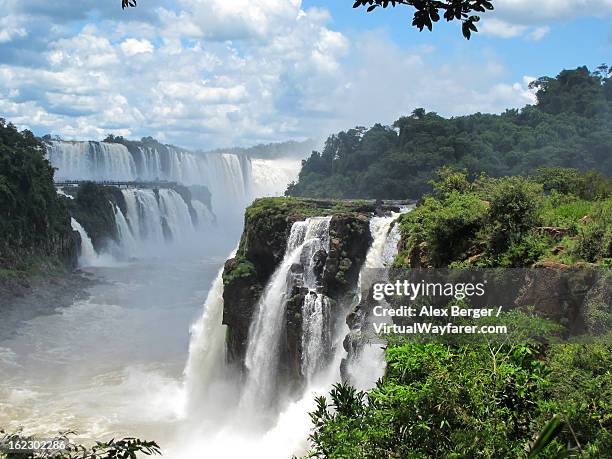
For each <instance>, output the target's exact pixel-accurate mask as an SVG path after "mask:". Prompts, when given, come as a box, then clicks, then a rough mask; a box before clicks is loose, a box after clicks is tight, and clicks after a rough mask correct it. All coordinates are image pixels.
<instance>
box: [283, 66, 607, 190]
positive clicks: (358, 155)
mask: <svg viewBox="0 0 612 459" xmlns="http://www.w3.org/2000/svg"><path fill="white" fill-rule="evenodd" d="M607 73H608V72H607V68H602V69H599V70H598V71H596V72H593V73H591V72H589V70H588V69H587V68H586V67H581V68H578V69H576V70H566V71H563V72H561V73H560V74H559V75H558V76H557V78H541V79H539V80H537V81H535V82H534V83H533V84H532V85H533V87H534V89H537V90H538V92H537V98H538V103H537V105H534V106H527V107H525V108H524V109H522V110H520V111H519V110H508V111H506V112H505V113H503V114H501V115H487V114H481V113H477V114H474V115H469V116H460V117H456V118H451V119H446V118H443V117H441V116H439V115H437V114H435V113H427V112H426V111H425V110H423V109H417V110H415V111H414V112H413V113H412V115H411V116H407V117H402V118H400V119H398V120H397V121H396V122H395V123H394V124H393V126H382V125H380V124H377V125H375V126H374V127H372V128H371V129H366V128H363V127H357V128H355V129H350V130H348V131H346V132H340V133H338V134H336V135H332V136H331V137H329V138H328V139H327V142H326V143H325V147H324V149H323V151H322V152H320V153H319V152H313V154H312V155H311V157H310V158H309V159H308V160H307V161H306V162H305V164H304V166H303V168H302V170H301V172H300V176H299V181H298V182H297V183H295V184H292V185H290V186H289V188H288V190H287V195H291V196H308V197H322V198H376V199H406V198H413V199H418V198H420V196H421V195H422V194H423V193H425V192H428V191H430V190H431V187H430V185H429V181H430V180H431V179H432V178H433V177H434V174H435V171H436V170H437V169H439V168H440V167H443V166H449V165H452V166H454V167H456V168H459V169H465V170H467V172H468V174H469V175H470V176H471V177H477V176H478V175H480V174H481V173H483V172H484V173H486V174H487V175H490V176H492V177H501V176H504V175H524V174H527V173H530V172H531V171H533V170H535V169H537V168H540V167H566V168H567V167H571V168H578V169H581V170H589V169H595V170H598V171H600V172H601V173H603V174H604V175H607V176H610V175H612V117H611V116H610V114H611V113H612V79H611V78H609V77H608V76H607Z"/></svg>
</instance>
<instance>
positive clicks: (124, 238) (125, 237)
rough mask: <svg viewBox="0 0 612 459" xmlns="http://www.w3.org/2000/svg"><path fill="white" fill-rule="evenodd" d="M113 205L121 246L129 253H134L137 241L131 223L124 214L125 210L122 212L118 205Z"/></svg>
mask: <svg viewBox="0 0 612 459" xmlns="http://www.w3.org/2000/svg"><path fill="white" fill-rule="evenodd" d="M113 207H114V209H115V223H116V224H117V234H118V235H119V241H120V244H121V248H122V249H123V250H124V252H125V253H127V254H128V255H134V254H135V253H136V251H137V243H136V239H134V235H133V234H132V230H131V229H130V225H129V224H128V222H127V220H126V218H125V215H123V212H121V209H120V208H119V207H118V206H116V205H113Z"/></svg>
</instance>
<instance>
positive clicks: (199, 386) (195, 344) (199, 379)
mask: <svg viewBox="0 0 612 459" xmlns="http://www.w3.org/2000/svg"><path fill="white" fill-rule="evenodd" d="M235 254H236V251H235V250H234V252H233V253H232V254H231V255H230V258H232V257H234V256H235ZM222 321H223V268H221V270H220V271H219V273H218V274H217V277H216V278H215V280H214V282H213V284H212V287H211V289H210V291H209V292H208V296H207V297H206V301H205V303H204V312H203V313H202V316H201V317H200V318H199V319H198V321H196V322H195V323H194V324H193V326H192V327H191V340H190V342H189V356H188V360H187V365H186V366H185V372H184V374H185V392H186V394H187V408H188V409H189V410H193V411H194V412H198V411H199V410H201V409H202V408H203V404H207V405H210V403H211V402H212V401H213V400H211V398H212V397H210V396H209V395H210V394H211V393H212V390H213V387H212V386H213V385H214V382H215V381H217V380H220V379H221V378H219V376H220V374H222V372H223V368H224V364H225V330H226V328H227V327H226V326H225V325H223V324H222ZM215 395H218V394H215ZM205 402H208V403H205Z"/></svg>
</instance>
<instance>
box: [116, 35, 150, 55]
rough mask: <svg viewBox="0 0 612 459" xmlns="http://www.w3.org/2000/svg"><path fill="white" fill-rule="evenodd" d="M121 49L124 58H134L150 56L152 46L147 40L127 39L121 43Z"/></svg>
mask: <svg viewBox="0 0 612 459" xmlns="http://www.w3.org/2000/svg"><path fill="white" fill-rule="evenodd" d="M121 49H122V50H123V53H124V54H125V55H126V56H130V57H131V56H135V55H136V54H151V53H153V49H154V48H153V44H152V43H151V42H150V41H149V40H144V39H143V40H137V39H136V38H128V39H127V40H125V41H123V42H122V43H121Z"/></svg>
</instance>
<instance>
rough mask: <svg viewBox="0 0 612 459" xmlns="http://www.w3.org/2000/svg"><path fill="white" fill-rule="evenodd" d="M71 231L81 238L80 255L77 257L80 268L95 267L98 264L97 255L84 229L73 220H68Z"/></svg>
mask: <svg viewBox="0 0 612 459" xmlns="http://www.w3.org/2000/svg"><path fill="white" fill-rule="evenodd" d="M70 224H71V226H72V229H73V230H74V231H76V232H78V233H79V236H81V255H80V256H79V265H80V266H95V265H96V264H97V263H98V254H97V253H96V249H94V246H93V243H92V242H91V238H90V237H89V235H88V234H87V231H85V228H83V227H82V226H81V224H80V223H79V222H77V221H76V220H75V219H74V218H72V219H71V220H70Z"/></svg>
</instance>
